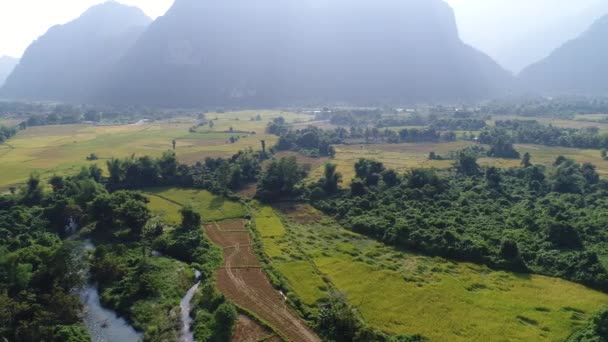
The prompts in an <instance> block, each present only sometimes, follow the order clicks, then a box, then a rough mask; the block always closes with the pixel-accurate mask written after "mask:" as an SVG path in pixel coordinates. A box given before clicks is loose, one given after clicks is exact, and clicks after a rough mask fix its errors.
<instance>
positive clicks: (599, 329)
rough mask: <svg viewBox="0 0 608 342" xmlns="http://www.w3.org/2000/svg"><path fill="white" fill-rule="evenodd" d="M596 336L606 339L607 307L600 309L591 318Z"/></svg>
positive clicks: (607, 338) (607, 328)
mask: <svg viewBox="0 0 608 342" xmlns="http://www.w3.org/2000/svg"><path fill="white" fill-rule="evenodd" d="M593 324H595V327H596V328H595V330H596V333H597V334H598V336H600V337H602V338H604V339H605V340H607V341H608V309H604V310H602V311H601V312H600V313H598V314H597V315H595V317H594V318H593Z"/></svg>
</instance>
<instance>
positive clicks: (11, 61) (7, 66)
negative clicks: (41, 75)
mask: <svg viewBox="0 0 608 342" xmlns="http://www.w3.org/2000/svg"><path fill="white" fill-rule="evenodd" d="M17 63H19V59H17V58H13V57H8V56H2V57H0V87H1V86H2V85H3V84H4V81H5V80H6V78H7V77H8V75H10V74H11V72H12V71H13V69H14V68H15V66H16V65H17Z"/></svg>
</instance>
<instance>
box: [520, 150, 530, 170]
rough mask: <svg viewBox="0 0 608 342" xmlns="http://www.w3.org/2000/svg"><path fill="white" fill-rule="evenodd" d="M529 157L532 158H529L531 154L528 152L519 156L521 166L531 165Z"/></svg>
mask: <svg viewBox="0 0 608 342" xmlns="http://www.w3.org/2000/svg"><path fill="white" fill-rule="evenodd" d="M531 159H532V158H531V156H530V153H529V152H526V153H524V156H523V157H522V158H521V166H522V167H523V168H527V167H530V166H532V163H531V161H530V160H531Z"/></svg>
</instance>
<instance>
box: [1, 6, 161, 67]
mask: <svg viewBox="0 0 608 342" xmlns="http://www.w3.org/2000/svg"><path fill="white" fill-rule="evenodd" d="M102 2H105V1H104V0H0V56H3V55H8V56H12V57H20V56H21V55H22V54H23V52H24V51H25V49H26V48H27V47H28V46H29V45H30V43H31V42H32V41H34V40H35V39H36V38H38V37H39V36H41V35H43V34H44V33H45V32H46V31H47V30H48V29H49V28H50V27H51V26H53V25H56V24H64V23H66V22H68V21H71V20H73V19H75V18H77V17H78V16H79V15H80V14H82V13H83V12H84V11H86V10H87V9H88V8H89V7H91V6H93V5H95V4H99V3H102ZM118 2H120V3H124V4H127V5H132V6H137V7H139V8H141V9H142V10H143V11H144V12H145V13H146V14H147V15H148V16H150V17H151V18H156V17H158V16H161V15H163V14H165V12H166V11H167V10H168V9H169V7H170V6H171V4H172V3H173V0H118Z"/></svg>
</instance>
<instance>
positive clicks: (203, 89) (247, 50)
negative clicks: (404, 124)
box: [97, 0, 512, 106]
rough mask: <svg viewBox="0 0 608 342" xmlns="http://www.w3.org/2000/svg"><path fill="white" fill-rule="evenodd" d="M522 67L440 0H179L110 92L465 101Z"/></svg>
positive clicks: (253, 102) (113, 97)
mask: <svg viewBox="0 0 608 342" xmlns="http://www.w3.org/2000/svg"><path fill="white" fill-rule="evenodd" d="M511 80H512V78H511V75H510V74H509V73H508V72H506V71H505V70H504V69H502V68H501V67H499V66H498V65H497V64H496V63H495V62H494V61H493V60H491V59H490V58H489V57H487V56H486V55H484V54H483V53H481V52H479V51H477V50H475V49H473V48H471V47H470V46H467V45H465V44H464V43H463V42H462V41H461V40H460V38H459V36H458V30H457V28H456V24H455V19H454V13H453V11H452V9H451V8H450V7H449V6H448V5H447V4H446V3H444V2H443V1H441V0H373V1H372V0H332V1H324V0H257V1H251V0H224V1H214V0H213V1H212V0H176V1H175V3H174V5H173V6H172V7H171V9H170V10H169V11H168V12H167V14H166V15H165V16H163V17H160V18H159V19H157V20H156V21H155V22H154V23H152V24H151V25H150V27H149V28H148V29H147V30H146V32H145V33H144V34H142V36H141V37H140V39H139V40H138V41H137V42H136V43H135V45H134V46H133V48H132V49H130V50H129V52H128V53H127V54H126V56H125V57H124V58H123V59H122V60H121V62H120V63H119V65H118V66H117V68H116V69H115V70H114V72H113V73H110V74H109V75H108V78H107V80H106V82H105V85H104V87H103V91H102V92H101V93H100V97H99V98H98V99H97V101H99V102H111V103H122V104H143V105H160V106H232V105H237V106H239V105H240V106H275V105H287V104H299V103H303V104H313V103H323V104H325V103H349V104H381V103H410V102H422V101H454V100H468V99H478V98H485V97H488V96H492V95H493V94H495V93H497V92H499V91H502V90H503V89H504V88H506V87H508V86H509V85H510V82H511Z"/></svg>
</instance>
